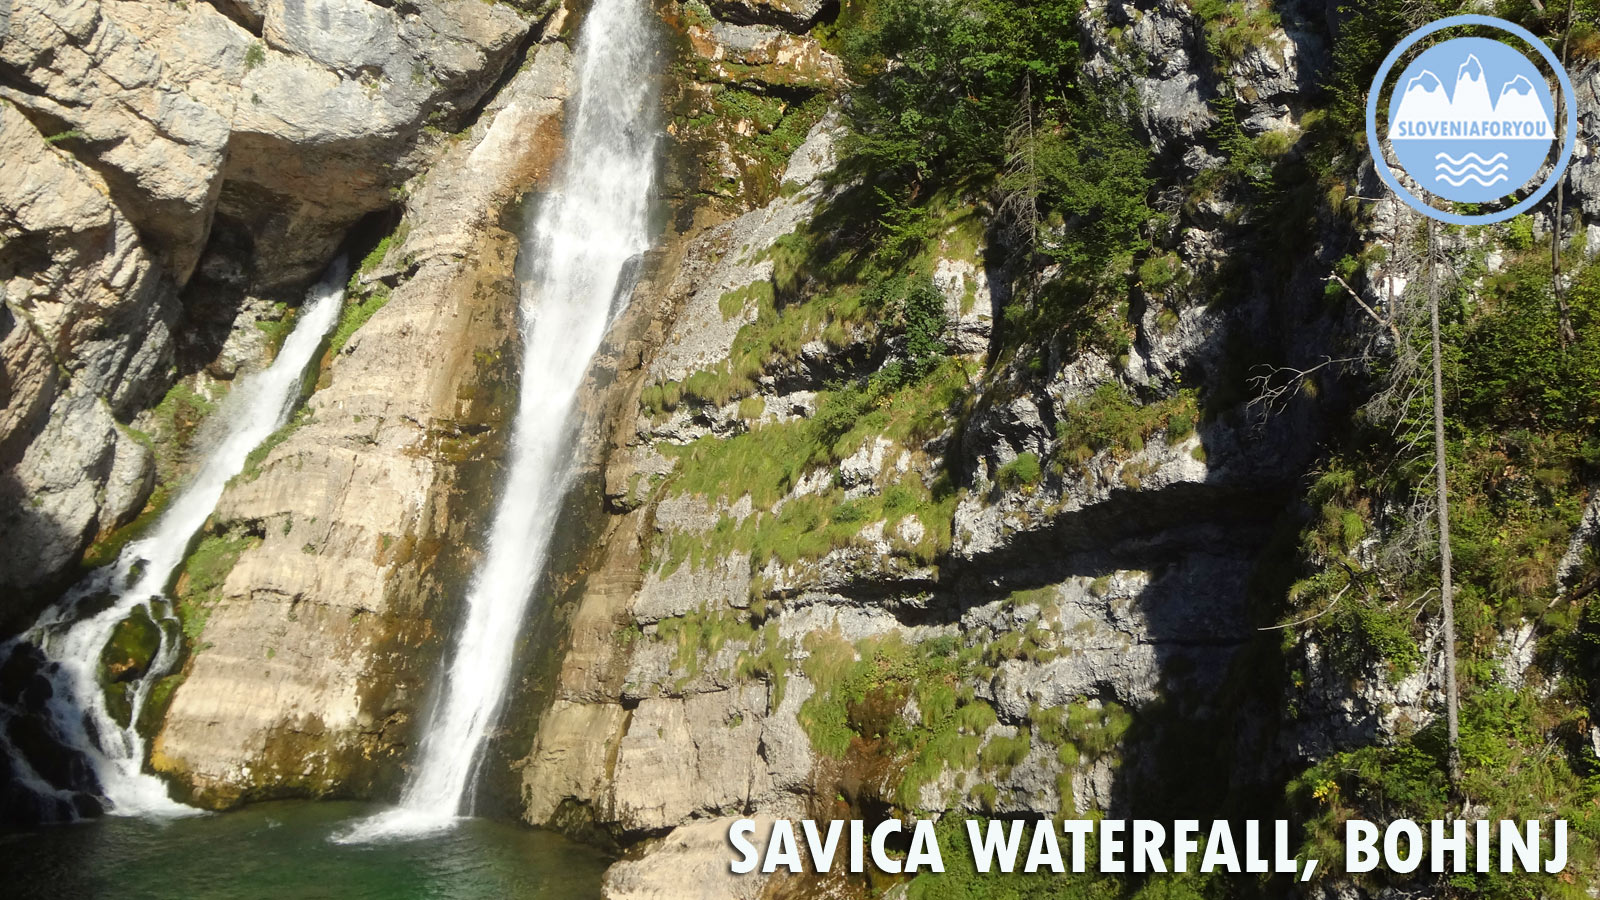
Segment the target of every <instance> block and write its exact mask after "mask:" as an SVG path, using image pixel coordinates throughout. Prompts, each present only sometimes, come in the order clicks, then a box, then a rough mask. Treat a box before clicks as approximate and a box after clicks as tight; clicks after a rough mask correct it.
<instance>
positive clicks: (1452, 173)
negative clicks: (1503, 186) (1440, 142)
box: [1433, 153, 1510, 187]
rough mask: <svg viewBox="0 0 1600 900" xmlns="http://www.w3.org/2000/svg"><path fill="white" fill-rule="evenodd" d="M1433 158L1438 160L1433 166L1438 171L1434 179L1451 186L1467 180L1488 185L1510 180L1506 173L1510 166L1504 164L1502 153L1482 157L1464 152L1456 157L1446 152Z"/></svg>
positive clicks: (1504, 158)
mask: <svg viewBox="0 0 1600 900" xmlns="http://www.w3.org/2000/svg"><path fill="white" fill-rule="evenodd" d="M1434 159H1436V160H1440V162H1439V164H1438V165H1436V166H1434V167H1433V168H1434V171H1436V172H1438V173H1439V174H1438V175H1435V176H1434V178H1435V180H1438V181H1442V182H1444V183H1445V184H1448V185H1450V186H1451V187H1460V186H1462V185H1463V184H1466V183H1467V182H1469V181H1474V182H1477V183H1478V184H1481V185H1483V186H1484V187H1489V186H1490V185H1492V184H1498V183H1499V182H1502V181H1509V180H1510V177H1509V176H1508V175H1507V174H1506V173H1507V172H1508V171H1509V170H1510V166H1508V165H1507V164H1506V155H1505V154H1504V153H1496V154H1495V155H1494V156H1491V157H1490V158H1488V159H1484V158H1483V157H1481V156H1479V155H1478V154H1476V153H1468V154H1465V155H1463V156H1462V157H1461V158H1460V159H1456V158H1455V157H1453V156H1451V155H1450V154H1448V153H1440V154H1438V155H1436V156H1435V157H1434Z"/></svg>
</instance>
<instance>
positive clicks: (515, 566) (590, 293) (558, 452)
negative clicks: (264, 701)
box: [339, 0, 658, 842]
mask: <svg viewBox="0 0 1600 900" xmlns="http://www.w3.org/2000/svg"><path fill="white" fill-rule="evenodd" d="M650 25H651V20H650V11H649V9H648V7H647V6H646V4H645V3H644V0H597V2H596V3H595V4H594V6H593V7H592V8H591V9H590V11H589V13H588V15H587V16H586V17H585V20H584V23H583V29H582V34H581V36H580V38H579V41H578V49H577V61H576V67H577V92H576V95H575V97H574V100H573V101H572V104H573V105H571V106H570V107H569V112H568V119H567V123H568V124H567V129H566V154H565V158H566V163H565V166H564V169H563V171H562V172H561V174H560V176H559V177H558V180H557V182H556V184H555V185H554V190H553V191H552V192H551V193H550V194H549V195H548V196H546V197H545V198H544V200H543V205H542V206H541V208H540V212H539V214H538V216H537V218H536V219H535V221H534V224H533V227H532V229H531V231H530V232H529V233H528V234H526V235H525V236H524V237H523V246H522V251H521V252H522V259H523V263H524V265H523V266H522V270H523V272H524V273H525V275H524V280H523V282H522V286H521V304H520V305H521V309H520V313H521V330H522V343H523V351H522V378H521V387H520V390H521V399H520V400H519V402H518V404H517V413H516V420H515V423H514V425H513V427H512V435H511V449H510V454H509V458H508V460H507V466H506V472H505V474H504V480H503V482H502V486H501V493H500V496H499V501H498V505H497V507H496V509H495V513H494V519H493V522H492V524H491V526H490V530H489V536H488V545H487V547H486V548H485V552H484V557H483V560H482V562H481V563H480V564H479V567H478V570H477V572H476V573H475V575H474V577H473V580H472V584H471V587H470V589H469V591H468V593H467V597H466V603H465V621H464V622H462V623H461V625H460V626H459V630H458V632H457V637H456V640H455V642H454V646H453V647H452V648H451V650H450V655H449V657H448V660H449V661H448V669H447V671H446V673H445V680H444V683H443V685H442V688H441V692H440V696H439V697H438V699H437V700H436V702H435V703H434V705H433V708H432V712H431V714H430V717H429V719H428V722H427V725H426V730H425V732H424V735H423V739H422V748H421V756H420V758H419V759H418V760H417V761H416V763H415V766H416V768H415V769H414V770H413V772H412V774H411V778H410V780H409V781H408V782H407V784H406V787H405V791H404V793H403V794H402V797H401V801H400V805H399V806H398V807H396V808H393V809H391V810H388V811H386V812H384V813H381V814H379V815H377V816H374V817H373V818H371V819H368V820H366V821H364V822H361V823H359V824H357V825H356V826H355V827H353V828H352V829H351V830H350V831H348V832H347V833H345V834H344V835H342V836H340V838H339V840H341V841H346V842H363V841H370V840H382V839H385V838H405V837H409V836H414V835H424V834H428V833H431V832H435V831H438V830H440V829H442V828H446V827H449V826H450V824H451V823H452V822H454V821H455V820H456V818H457V817H458V816H460V815H463V814H467V813H470V808H468V807H470V798H469V796H468V793H469V786H470V783H471V781H472V775H473V770H474V768H475V766H476V764H477V760H478V759H479V758H480V755H481V753H482V750H483V745H484V738H485V736H486V735H487V734H488V731H489V729H490V727H492V726H493V724H494V721H495V719H496V717H497V715H498V714H499V712H500V708H501V706H502V701H503V700H504V699H505V693H506V685H507V682H508V681H509V679H510V677H511V671H512V664H513V657H514V655H515V652H516V647H517V636H518V632H519V630H520V627H521V625H522V622H523V619H524V617H525V614H526V612H527V609H528V604H529V602H530V600H531V596H532V594H533V591H534V584H535V582H536V580H537V579H538V578H539V575H540V573H541V572H542V570H543V568H544V565H545V561H546V559H547V557H548V552H549V548H550V542H551V537H552V532H553V531H554V529H555V526H556V521H557V518H558V515H559V513H560V508H561V503H562V500H563V498H564V497H565V496H566V494H567V492H568V490H569V489H570V488H571V486H572V483H573V480H574V477H575V475H576V466H575V463H574V456H575V454H574V453H573V445H574V443H575V441H576V434H575V427H576V425H575V423H574V421H573V419H574V416H573V408H574V406H575V401H576V399H577V394H578V390H579V388H580V387H581V386H582V384H583V381H584V379H585V377H586V375H587V374H588V370H589V365H590V362H591V360H592V359H593V357H594V354H595V352H596V351H597V350H598V349H599V348H600V343H601V341H602V340H603V339H604V337H605V334H606V331H607V329H608V328H609V327H610V325H611V324H612V322H613V321H614V319H615V317H616V314H617V313H619V312H620V311H621V308H622V306H623V303H624V301H625V299H626V297H627V294H628V292H629V291H630V290H631V288H632V285H631V283H630V282H631V279H630V278H629V277H628V273H629V272H630V271H631V269H632V267H631V265H630V264H631V263H632V262H633V261H634V260H635V259H636V258H637V257H638V256H639V255H640V254H642V253H643V252H644V251H645V250H647V249H648V248H649V203H650V188H651V183H652V180H653V174H654V170H655V156H656V146H657V141H658V134H657V128H656V95H655V90H654V78H653V72H652V62H653V57H654V53H655V44H654V41H653V40H651V36H650Z"/></svg>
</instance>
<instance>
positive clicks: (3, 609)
mask: <svg viewBox="0 0 1600 900" xmlns="http://www.w3.org/2000/svg"><path fill="white" fill-rule="evenodd" d="M0 158H4V159H6V160H8V161H9V163H8V164H7V165H5V166H3V167H0V295H3V298H4V303H5V305H4V309H3V311H0V362H3V364H4V372H5V375H4V381H3V382H0V402H3V404H4V408H3V410H0V472H3V474H0V509H3V510H4V512H3V513H0V548H4V549H3V550H0V584H4V585H6V586H7V587H8V588H11V589H12V590H10V591H7V592H6V593H7V596H8V600H10V599H12V598H13V597H14V598H15V600H16V601H18V602H20V601H22V599H23V597H22V596H20V595H18V594H16V593H14V592H15V591H17V590H21V591H23V592H30V591H32V590H33V589H36V588H44V587H47V586H50V585H52V584H53V583H54V582H55V581H56V580H57V579H59V578H60V577H61V576H62V575H63V574H64V573H65V572H66V571H67V570H68V569H69V568H70V567H71V566H72V564H73V563H74V562H76V560H77V558H78V556H79V554H80V553H82V552H83V549H84V547H85V546H86V544H87V542H88V541H89V540H91V539H93V538H94V537H95V536H96V535H97V534H100V533H103V532H106V531H109V530H110V529H112V528H114V527H116V526H117V525H119V524H121V523H123V522H125V521H127V520H128V519H129V518H131V516H132V515H133V514H134V513H136V512H137V511H138V509H139V508H140V507H141V506H143V504H144V500H145V497H146V496H147V495H148V494H149V492H150V487H151V478H152V477H153V474H154V469H153V466H152V459H151V456H150V453H149V451H148V450H146V449H145V448H144V447H143V446H142V445H140V444H139V443H138V441H136V440H135V439H134V437H133V436H131V435H130V434H128V433H126V432H125V431H123V430H122V429H120V428H119V427H118V423H117V416H119V415H120V416H127V415H129V414H131V413H132V412H133V411H134V410H136V409H138V408H140V407H142V406H144V405H146V404H147V403H149V402H151V400H152V399H153V395H154V394H156V392H157V391H159V390H160V389H162V388H164V386H165V379H166V378H167V377H168V371H169V368H170V366H171V364H172V349H171V328H172V325H173V322H174V320H175V318H176V302H175V298H174V296H173V291H172V286H171V284H170V283H169V282H167V281H166V280H164V279H163V277H162V275H161V271H160V267H159V266H158V265H157V263H156V262H155V260H154V259H153V258H152V257H151V255H150V254H149V253H148V252H146V251H145V249H144V248H143V247H142V246H141V244H140V242H139V237H138V234H137V232H136V230H135V228H134V225H133V224H132V223H131V222H129V221H128V220H127V219H126V218H124V217H123V215H122V213H121V211H120V210H119V209H118V208H117V207H116V206H114V205H113V204H112V202H111V201H110V200H109V199H108V198H107V196H106V185H105V182H104V181H103V180H102V179H101V178H100V176H99V175H98V174H96V173H95V172H93V171H92V170H90V169H88V168H87V167H85V166H83V165H82V164H80V163H78V162H76V161H74V160H73V159H72V158H71V157H70V156H68V155H67V154H65V153H63V152H61V151H59V150H57V149H55V148H54V147H52V146H51V145H50V144H49V143H47V142H46V141H45V139H44V136H43V135H41V134H40V133H39V132H38V130H37V129H36V128H35V127H34V126H33V124H31V123H30V122H29V121H28V120H27V119H26V118H25V117H24V116H23V115H22V114H21V113H20V112H19V111H18V110H17V109H16V107H14V106H13V105H12V104H10V103H8V102H6V101H4V100H0ZM21 611H22V609H21V607H17V608H12V607H11V605H10V604H9V603H8V604H5V605H0V621H3V620H7V619H9V618H10V617H11V616H13V615H15V614H17V613H19V612H21Z"/></svg>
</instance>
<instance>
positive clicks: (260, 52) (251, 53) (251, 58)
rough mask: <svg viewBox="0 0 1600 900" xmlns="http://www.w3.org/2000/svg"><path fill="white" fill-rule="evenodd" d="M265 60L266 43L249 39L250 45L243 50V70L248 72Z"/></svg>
mask: <svg viewBox="0 0 1600 900" xmlns="http://www.w3.org/2000/svg"><path fill="white" fill-rule="evenodd" d="M266 61H267V47H266V45H265V44H263V43H261V42H260V41H251V42H250V46H249V47H248V48H247V49H246V50H245V51H244V70H245V71H246V72H248V71H250V70H251V69H254V68H255V67H257V66H259V65H261V64H262V63H264V62H266Z"/></svg>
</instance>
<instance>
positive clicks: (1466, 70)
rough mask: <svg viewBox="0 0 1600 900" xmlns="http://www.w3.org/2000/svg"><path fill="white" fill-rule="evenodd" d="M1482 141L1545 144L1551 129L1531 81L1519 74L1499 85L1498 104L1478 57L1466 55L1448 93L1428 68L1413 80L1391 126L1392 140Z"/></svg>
mask: <svg viewBox="0 0 1600 900" xmlns="http://www.w3.org/2000/svg"><path fill="white" fill-rule="evenodd" d="M1484 138H1491V139H1498V140H1511V141H1543V142H1544V143H1546V144H1548V143H1550V141H1552V140H1553V139H1554V138H1555V126H1554V124H1553V123H1552V122H1551V121H1550V115H1549V113H1548V112H1546V111H1545V108H1544V105H1543V104H1542V103H1540V102H1539V98H1538V96H1537V95H1536V94H1535V93H1534V87H1533V82H1531V81H1529V80H1528V78H1527V76H1526V75H1523V74H1521V73H1518V74H1517V75H1515V76H1513V77H1512V78H1510V79H1508V80H1507V81H1506V82H1505V83H1504V84H1502V85H1501V86H1500V96H1499V99H1498V100H1495V101H1493V102H1491V101H1490V99H1489V82H1488V79H1487V78H1486V77H1485V76H1484V74H1483V63H1481V62H1479V61H1478V57H1477V55H1476V54H1469V55H1468V56H1467V61H1466V62H1464V63H1462V64H1461V66H1460V68H1458V69H1457V70H1456V85H1455V90H1454V91H1453V92H1451V93H1449V94H1447V93H1445V89H1444V83H1443V82H1442V81H1440V80H1439V76H1438V75H1436V74H1434V72H1433V70H1432V69H1423V70H1422V71H1421V72H1418V73H1417V74H1416V75H1413V76H1411V78H1410V79H1409V80H1408V81H1407V82H1406V89H1405V93H1404V95H1402V96H1401V98H1400V107H1399V110H1398V111H1397V112H1396V114H1395V116H1394V119H1393V120H1392V121H1391V122H1390V123H1389V140H1391V141H1406V140H1428V139H1434V140H1456V141H1470V140H1481V139H1484Z"/></svg>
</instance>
